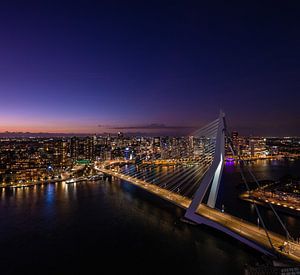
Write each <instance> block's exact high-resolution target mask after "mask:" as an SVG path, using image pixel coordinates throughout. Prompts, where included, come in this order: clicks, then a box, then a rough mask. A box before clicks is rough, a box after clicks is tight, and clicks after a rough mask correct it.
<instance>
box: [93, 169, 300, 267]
mask: <svg viewBox="0 0 300 275" xmlns="http://www.w3.org/2000/svg"><path fill="white" fill-rule="evenodd" d="M96 169H97V170H98V171H101V172H102V173H105V174H108V175H111V176H114V177H117V178H119V179H122V180H125V181H128V182H130V183H132V184H134V185H136V186H138V187H140V188H143V189H145V190H147V191H148V192H150V193H152V194H155V195H157V196H159V197H160V198H162V199H164V200H167V201H169V202H171V203H173V204H175V205H177V206H179V207H181V208H183V209H187V208H188V207H189V205H190V203H191V199H188V198H186V197H183V196H181V195H179V194H176V193H173V192H170V191H168V190H166V189H163V188H160V187H158V186H156V185H154V184H151V183H147V182H146V181H143V180H139V179H136V178H134V177H130V176H127V175H124V174H122V173H119V172H116V171H113V170H110V169H107V168H106V167H105V166H104V165H103V166H101V167H96ZM196 213H197V214H199V215H200V216H202V217H203V218H206V219H208V220H210V221H214V222H216V223H218V224H219V225H221V226H222V227H224V228H227V229H229V230H230V231H232V232H235V233H237V234H238V235H240V236H242V237H244V238H246V239H248V240H250V241H252V242H254V243H256V244H258V245H259V246H262V247H264V248H266V249H268V250H270V251H271V252H272V250H273V249H272V247H271V244H270V242H269V240H268V238H267V235H266V233H265V231H264V229H263V228H261V227H260V228H258V226H256V225H254V224H252V223H249V222H247V221H244V220H241V219H239V218H237V217H234V216H232V215H230V214H228V213H224V212H221V211H219V210H217V209H213V208H210V207H208V206H206V205H205V204H201V205H200V206H199V207H198V209H197V212H196ZM268 234H269V237H270V239H271V242H272V245H273V247H274V249H275V251H276V253H278V254H281V255H282V256H284V257H287V258H289V259H292V260H294V261H297V262H300V245H299V244H298V243H294V242H293V243H292V242H288V243H286V246H285V249H283V250H281V249H280V246H282V245H283V244H284V243H285V242H286V238H285V237H284V236H281V235H278V234H276V233H273V232H270V231H268Z"/></svg>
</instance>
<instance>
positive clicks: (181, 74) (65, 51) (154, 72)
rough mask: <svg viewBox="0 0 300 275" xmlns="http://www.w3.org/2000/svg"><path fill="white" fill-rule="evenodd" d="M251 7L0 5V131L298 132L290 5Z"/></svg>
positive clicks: (295, 30) (295, 33)
mask: <svg viewBox="0 0 300 275" xmlns="http://www.w3.org/2000/svg"><path fill="white" fill-rule="evenodd" d="M198 2H199V3H198ZM200 2H201V3H200ZM202 2H209V3H202ZM254 2H255V1H251V2H248V4H245V3H242V2H241V3H240V4H239V5H230V4H229V3H226V4H224V3H222V2H215V1H13V0H10V1H1V2H0V37H1V43H0V95H1V108H0V131H32V132H37V131H38V132H39V131H43V132H91V133H96V132H102V131H106V130H109V131H113V130H114V131H116V129H112V128H118V127H125V128H126V127H129V129H128V130H131V131H132V130H136V129H134V128H137V127H144V126H145V129H144V130H145V131H147V126H148V125H151V124H156V125H158V124H163V125H164V126H163V127H160V128H161V130H162V131H163V130H166V129H164V128H165V127H170V128H169V129H168V130H170V129H172V130H174V131H179V132H180V131H181V129H183V128H182V127H197V126H202V125H203V124H204V123H207V122H209V121H211V120H213V119H215V117H217V116H218V113H219V110H220V109H222V110H223V111H224V112H225V113H226V114H227V119H228V124H229V127H230V129H237V130H238V131H240V132H241V133H244V134H264V135H300V108H299V102H300V93H299V88H300V50H299V49H300V40H299V39H300V38H299V37H300V35H299V29H300V19H299V7H300V6H299V4H298V3H297V2H298V1H276V0H272V1H256V3H254ZM99 125H104V126H105V127H103V126H102V127H99ZM175 126H176V127H178V128H176V127H175ZM158 128H159V127H158ZM148 130H151V129H148ZM124 131H126V129H124Z"/></svg>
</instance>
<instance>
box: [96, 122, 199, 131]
mask: <svg viewBox="0 0 300 275" xmlns="http://www.w3.org/2000/svg"><path fill="white" fill-rule="evenodd" d="M98 127H100V128H106V129H112V130H182V129H194V127H191V126H170V125H166V124H162V123H151V124H145V125H122V126H111V125H98Z"/></svg>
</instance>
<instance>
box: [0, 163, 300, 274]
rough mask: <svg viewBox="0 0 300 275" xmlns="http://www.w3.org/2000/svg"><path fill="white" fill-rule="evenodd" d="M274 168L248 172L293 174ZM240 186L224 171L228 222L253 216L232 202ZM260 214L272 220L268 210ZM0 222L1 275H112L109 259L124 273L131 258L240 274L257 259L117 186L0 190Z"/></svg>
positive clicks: (229, 169) (173, 210)
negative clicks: (97, 273)
mask: <svg viewBox="0 0 300 275" xmlns="http://www.w3.org/2000/svg"><path fill="white" fill-rule="evenodd" d="M273 163H274V161H272V162H268V161H264V162H261V164H259V163H255V164H253V165H252V167H253V169H254V171H255V173H256V174H258V175H259V177H260V178H261V179H265V178H268V177H269V176H270V175H272V176H273V177H275V178H277V177H280V176H282V174H284V173H286V172H295V171H298V173H299V167H300V166H299V162H297V161H295V162H293V164H290V165H285V164H286V163H284V162H280V161H279V162H278V161H277V162H276V165H274V166H273ZM270 164H272V167H270ZM297 165H298V166H297ZM161 169H162V170H163V171H166V173H168V172H169V171H170V168H161ZM173 169H175V168H173ZM176 169H177V168H176ZM178 169H179V168H178ZM240 181H241V180H240V175H239V173H238V171H237V169H236V167H235V166H226V167H225V174H224V177H223V179H222V185H221V187H220V196H219V198H218V201H219V203H224V204H225V209H226V211H229V212H230V211H233V212H234V211H235V213H234V214H235V215H244V214H247V215H249V216H250V217H251V216H252V217H255V216H254V212H255V210H254V208H253V206H251V205H250V204H248V203H245V202H243V201H240V200H239V199H237V198H236V197H235V196H236V195H237V194H238V193H239V192H240V190H239V189H238V188H236V185H237V183H239V182H240ZM265 212H266V213H265V216H266V217H268V219H269V221H272V215H271V213H270V211H267V210H266V211H265ZM0 216H1V226H0V246H1V247H2V248H5V249H2V250H1V252H0V256H1V257H0V259H1V260H0V261H1V263H3V264H2V267H3V268H2V271H3V274H5V273H9V271H13V272H15V273H20V272H22V270H24V269H26V268H27V269H28V268H30V270H33V271H32V272H33V273H38V271H39V272H41V270H45V269H47V270H53V274H62V273H63V274H72V273H73V274H74V273H78V272H79V273H88V269H89V268H90V269H91V270H93V269H94V268H98V269H99V261H100V262H101V268H103V267H107V266H108V267H109V268H111V269H113V268H114V266H113V267H112V266H111V265H108V262H109V260H110V259H115V261H117V262H118V263H121V262H122V263H123V267H124V270H126V268H127V270H131V271H132V261H133V259H134V262H137V261H138V262H139V263H142V264H144V266H148V264H149V259H155V261H153V262H151V263H152V268H153V270H154V269H155V270H158V268H159V265H160V264H162V265H163V266H165V263H166V262H168V263H169V262H174V260H175V262H177V263H180V265H179V266H184V267H185V270H184V271H185V273H187V274H188V273H189V274H190V273H194V272H195V273H197V274H199V273H201V274H243V268H244V265H245V264H246V263H253V262H255V261H257V259H259V258H260V254H259V253H257V252H255V251H253V250H251V249H248V248H246V247H244V246H242V245H240V244H239V243H238V242H236V241H233V240H232V239H230V238H228V237H227V236H224V235H223V234H220V233H218V232H216V231H214V230H212V229H210V228H207V227H205V226H198V227H193V226H191V225H187V224H185V223H182V222H181V221H180V218H181V217H182V216H183V212H182V210H181V209H179V208H177V207H174V206H172V205H171V204H169V203H166V202H164V201H162V200H160V199H159V198H155V197H153V196H152V195H150V194H148V193H145V192H144V191H142V190H139V189H138V188H136V187H134V186H133V185H131V184H129V183H126V182H122V181H120V180H116V181H114V182H112V183H110V182H108V181H105V182H102V181H97V182H82V183H77V184H65V183H57V184H48V185H44V186H43V185H41V186H34V187H30V188H23V189H22V188H21V189H14V190H0ZM254 222H256V218H255V219H254ZM285 222H286V223H287V224H288V225H289V226H293V227H294V228H297V226H298V225H299V222H298V221H297V219H296V218H294V217H291V216H287V217H286V220H285ZM274 228H275V227H274ZM298 232H300V230H299V231H298ZM93 249H95V250H96V251H98V253H96V254H95V252H94V251H93ZM103 252H105V253H103ZM11 255H14V257H11ZM16 258H17V259H18V261H17V262H16V261H15V260H14V259H16ZM33 259H34V262H33ZM126 263H127V265H126ZM129 263H130V264H129ZM203 263H205V264H203ZM59 266H60V267H59ZM149 268H150V269H151V266H150V267H149ZM17 271H18V272H17ZM34 271H36V272H34Z"/></svg>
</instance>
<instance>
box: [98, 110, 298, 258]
mask: <svg viewBox="0 0 300 275" xmlns="http://www.w3.org/2000/svg"><path fill="white" fill-rule="evenodd" d="M226 133H227V130H226V123H225V115H224V114H223V113H221V114H220V116H219V117H218V118H217V119H216V120H214V121H213V122H211V123H209V124H208V125H206V126H205V127H203V128H201V129H199V130H198V131H195V132H194V133H193V135H192V136H191V137H190V140H189V142H190V143H191V144H190V145H191V146H188V147H186V146H182V147H181V148H179V150H181V151H180V152H179V153H180V156H181V157H180V160H174V159H173V160H171V161H170V160H165V161H164V160H160V161H159V160H158V161H149V160H147V159H146V157H145V158H141V159H139V160H138V161H135V162H133V161H125V160H115V161H108V162H104V163H99V164H98V165H97V168H96V169H98V170H99V171H101V172H102V173H104V174H106V175H110V176H112V177H116V178H119V179H122V180H125V181H127V182H130V183H131V184H133V185H136V186H138V187H140V188H142V189H144V190H146V191H148V192H150V193H152V194H154V195H156V196H159V197H160V198H162V199H164V200H167V201H169V202H171V203H173V204H175V205H177V206H179V207H181V208H183V209H185V210H186V212H185V219H187V220H190V221H192V222H193V223H195V224H206V225H207V226H210V227H213V228H215V229H216V230H219V231H222V232H224V233H225V234H228V235H230V236H231V237H233V238H235V239H237V240H239V241H241V242H243V243H244V244H246V245H248V246H250V247H252V248H254V249H256V250H258V251H260V252H262V253H264V254H267V255H271V256H275V257H281V256H283V257H284V258H289V259H291V260H294V261H297V262H300V245H299V244H298V243H296V242H293V241H291V239H290V238H288V239H287V237H290V235H289V233H288V231H287V229H286V228H285V226H284V224H283V223H282V221H281V219H280V217H279V216H278V214H277V213H276V211H275V209H274V208H273V207H272V206H271V205H270V207H271V209H272V211H274V213H275V217H276V218H277V219H278V220H279V222H280V223H281V225H282V226H283V228H284V230H285V231H286V233H287V237H285V236H282V235H279V234H276V233H274V232H271V231H269V230H268V229H267V227H266V225H265V223H264V221H263V219H262V217H261V215H260V212H259V209H258V208H257V206H256V205H255V208H256V211H257V216H258V218H259V219H260V220H261V223H262V227H261V228H259V227H258V226H257V225H254V224H252V223H250V222H247V221H245V220H242V219H240V218H237V217H235V216H232V215H230V214H228V213H225V212H224V211H223V210H219V209H216V200H217V197H218V191H219V186H220V182H221V176H222V171H223V166H224V159H225V138H226ZM240 162H241V163H242V164H243V160H242V159H241V160H240ZM160 164H176V165H175V166H173V167H175V168H172V169H173V170H172V173H169V171H164V170H163V169H162V168H160V169H157V166H158V165H160ZM248 169H249V168H248ZM242 170H243V169H242ZM242 170H241V175H242V178H243V180H245V177H244V175H243V171H242ZM249 172H250V173H251V175H252V176H253V177H254V175H253V173H252V172H251V171H250V170H249ZM254 179H255V178H254ZM255 180H256V179H255ZM257 184H258V182H257ZM245 185H246V187H247V188H249V187H248V185H247V182H246V181H245ZM286 246H288V247H286ZM287 248H288V249H287Z"/></svg>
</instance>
